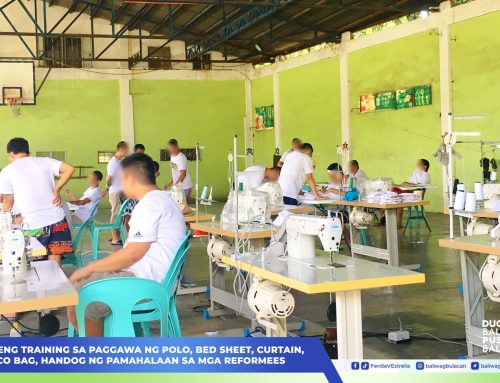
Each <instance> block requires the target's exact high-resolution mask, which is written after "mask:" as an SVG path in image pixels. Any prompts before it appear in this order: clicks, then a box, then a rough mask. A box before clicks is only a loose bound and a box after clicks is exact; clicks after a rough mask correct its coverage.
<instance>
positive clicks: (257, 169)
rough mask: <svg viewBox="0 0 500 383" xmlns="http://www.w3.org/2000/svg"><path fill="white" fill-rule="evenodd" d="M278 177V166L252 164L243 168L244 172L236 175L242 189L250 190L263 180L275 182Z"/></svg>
mask: <svg viewBox="0 0 500 383" xmlns="http://www.w3.org/2000/svg"><path fill="white" fill-rule="evenodd" d="M279 178H280V168H278V167H276V168H266V167H265V166H259V165H254V166H250V167H248V168H246V169H245V171H244V174H241V175H240V176H239V177H238V182H239V183H240V184H241V185H242V190H250V189H254V188H256V187H259V186H260V185H262V184H263V183H264V182H277V181H278V179H279Z"/></svg>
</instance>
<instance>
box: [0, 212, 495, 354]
mask: <svg viewBox="0 0 500 383" xmlns="http://www.w3.org/2000/svg"><path fill="white" fill-rule="evenodd" d="M220 210H221V205H220V204H219V205H215V206H211V207H209V209H208V211H209V212H215V213H218V212H220ZM107 214H108V212H107V211H100V213H99V216H98V220H101V221H104V220H105V218H106V217H107ZM429 222H430V225H431V228H432V233H428V231H427V229H426V228H425V226H424V225H420V227H419V228H414V229H411V230H409V231H407V232H406V234H405V235H402V233H400V234H401V235H400V241H399V249H400V259H401V264H415V263H420V264H422V266H423V272H424V273H425V274H426V283H425V284H420V285H409V286H401V287H392V288H383V289H374V290H368V291H364V292H363V306H362V308H363V329H364V331H366V332H370V333H385V332H386V330H387V329H390V328H395V327H398V326H399V322H398V318H400V319H401V321H402V322H403V325H404V327H405V328H407V329H408V328H411V329H412V331H413V334H421V333H430V334H433V335H435V336H437V337H440V338H447V339H452V338H453V339H454V338H458V339H460V338H464V336H465V334H464V314H463V304H462V295H461V292H460V290H459V286H460V283H461V277H460V275H461V274H460V263H459V255H458V252H453V251H448V250H445V249H442V248H440V247H439V246H438V239H439V238H443V237H446V236H447V234H448V232H447V230H448V218H447V216H444V215H442V214H429ZM456 227H458V225H457V226H456ZM369 233H370V240H372V241H373V242H374V243H375V244H377V245H379V246H385V228H384V227H382V226H372V227H371V228H370V230H369ZM107 239H108V238H107V237H106V236H105V237H103V238H102V243H101V245H102V246H101V247H102V248H103V249H104V250H108V249H109V250H111V246H110V244H109V242H108V241H107ZM206 245H207V239H206V238H195V239H193V246H192V249H191V251H190V253H189V256H188V260H187V264H186V268H185V274H186V277H187V279H188V280H190V281H194V282H196V283H197V284H198V285H207V284H208V260H207V254H206ZM87 247H88V244H87ZM342 253H344V254H348V250H347V248H346V247H345V246H344V249H343V250H342ZM228 279H229V278H228ZM228 289H230V287H229V286H228ZM293 295H294V297H295V301H296V307H295V311H294V313H293V318H295V319H306V320H308V321H314V322H317V323H318V324H320V326H315V325H309V324H307V325H306V334H307V335H308V336H321V335H322V334H323V329H324V327H325V326H332V325H333V326H334V325H335V324H334V323H333V324H332V323H329V322H328V320H327V318H326V309H327V307H328V304H329V296H328V295H326V294H321V295H313V296H307V295H305V294H302V293H299V292H296V291H294V292H293ZM177 301H178V312H179V316H180V321H181V327H182V332H183V335H185V336H195V335H203V334H204V333H206V332H219V334H221V335H222V334H225V335H227V334H232V335H234V336H239V335H240V334H242V332H241V329H242V328H246V327H248V326H249V321H248V320H247V319H246V318H242V317H238V316H235V315H229V316H226V317H220V318H212V319H209V320H205V319H204V318H203V315H202V311H203V309H204V308H205V307H206V306H207V304H208V297H207V295H205V294H197V295H183V296H179V297H178V300H177ZM486 310H487V317H492V318H498V317H500V305H495V304H494V303H492V302H491V301H488V302H487V303H486ZM58 316H59V318H60V320H61V327H66V318H65V315H64V310H59V312H58ZM23 319H24V320H23ZM21 321H22V322H23V324H26V325H28V326H30V327H33V326H35V325H36V314H34V313H28V314H24V315H23V317H22V319H21ZM225 330H234V331H225ZM8 332H9V326H8V324H6V323H0V334H2V335H5V334H7V333H8ZM64 334H65V332H64V331H61V332H60V335H64ZM459 343H461V344H451V343H445V342H440V341H431V340H414V341H412V342H411V343H409V344H400V345H392V344H390V343H387V342H386V341H385V339H384V338H383V337H381V336H380V337H376V336H367V337H366V338H365V339H364V350H365V357H366V358H374V359H375V358H377V359H383V358H387V359H419V358H422V359H441V358H452V359H453V358H457V357H459V356H461V355H465V354H466V351H467V350H466V347H465V345H464V342H463V341H460V342H459Z"/></svg>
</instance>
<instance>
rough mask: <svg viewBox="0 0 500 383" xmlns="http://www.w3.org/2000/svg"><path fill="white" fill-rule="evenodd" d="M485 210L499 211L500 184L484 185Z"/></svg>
mask: <svg viewBox="0 0 500 383" xmlns="http://www.w3.org/2000/svg"><path fill="white" fill-rule="evenodd" d="M483 194H484V200H485V201H484V208H485V209H486V210H497V209H499V208H500V184H484V185H483Z"/></svg>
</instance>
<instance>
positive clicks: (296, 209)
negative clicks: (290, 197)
mask: <svg viewBox="0 0 500 383" xmlns="http://www.w3.org/2000/svg"><path fill="white" fill-rule="evenodd" d="M283 210H286V211H289V212H290V213H293V214H304V213H314V208H313V207H311V206H300V205H299V206H294V205H284V206H283V207H280V208H277V209H273V210H272V211H271V215H278V214H279V213H281V212H282V211H283Z"/></svg>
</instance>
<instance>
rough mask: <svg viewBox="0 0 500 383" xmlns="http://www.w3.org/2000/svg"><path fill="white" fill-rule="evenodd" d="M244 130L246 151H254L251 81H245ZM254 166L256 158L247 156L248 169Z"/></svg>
mask: <svg viewBox="0 0 500 383" xmlns="http://www.w3.org/2000/svg"><path fill="white" fill-rule="evenodd" d="M243 123H244V130H245V149H246V148H251V149H253V107H252V82H251V81H250V79H248V78H247V79H245V118H244V122H243ZM253 164H254V156H248V155H247V156H246V158H245V165H246V167H248V166H252V165H253Z"/></svg>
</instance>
